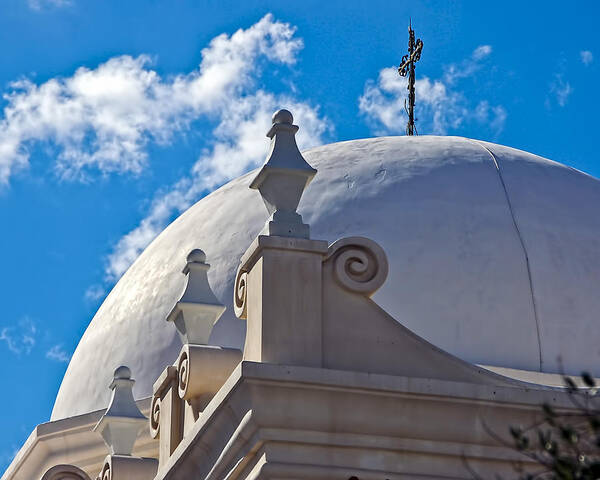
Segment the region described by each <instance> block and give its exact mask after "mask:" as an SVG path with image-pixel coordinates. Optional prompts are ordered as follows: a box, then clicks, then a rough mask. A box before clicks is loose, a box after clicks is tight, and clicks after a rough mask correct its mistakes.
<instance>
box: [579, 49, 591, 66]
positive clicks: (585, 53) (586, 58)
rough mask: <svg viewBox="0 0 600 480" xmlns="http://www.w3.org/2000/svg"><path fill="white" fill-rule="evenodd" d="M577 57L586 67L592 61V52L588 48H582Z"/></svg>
mask: <svg viewBox="0 0 600 480" xmlns="http://www.w3.org/2000/svg"><path fill="white" fill-rule="evenodd" d="M579 57H580V58H581V62H582V63H583V64H584V65H585V66H586V67H587V66H588V65H590V64H591V63H592V62H593V61H594V54H593V53H592V52H590V51H589V50H582V51H581V52H579Z"/></svg>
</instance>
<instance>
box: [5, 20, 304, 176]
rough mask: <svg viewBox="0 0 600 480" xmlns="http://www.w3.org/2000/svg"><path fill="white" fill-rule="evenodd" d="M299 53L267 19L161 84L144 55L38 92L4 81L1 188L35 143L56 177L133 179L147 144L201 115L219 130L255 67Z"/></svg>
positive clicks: (286, 30)
mask: <svg viewBox="0 0 600 480" xmlns="http://www.w3.org/2000/svg"><path fill="white" fill-rule="evenodd" d="M301 47H302V41H301V40H300V39H298V38H295V37H294V28H293V27H291V26H290V25H289V24H286V23H281V22H277V21H274V19H273V17H272V15H270V14H269V15H266V16H265V17H264V18H262V19H261V20H260V21H259V22H257V23H256V24H254V25H252V26H251V27H250V28H248V29H245V30H238V31H237V32H235V33H234V34H233V35H231V36H228V35H225V34H222V35H219V36H217V37H216V38H214V39H213V40H212V41H211V43H210V45H209V46H208V47H207V48H205V49H204V50H203V51H202V61H201V63H200V66H199V68H198V69H197V70H195V71H193V72H191V73H189V74H181V75H176V76H173V77H169V78H163V77H161V76H160V75H159V74H158V73H157V72H156V71H155V70H153V69H151V68H150V65H151V61H150V58H149V57H148V56H145V55H142V56H139V57H137V58H133V57H130V56H127V55H124V56H120V57H115V58H112V59H110V60H108V61H107V62H106V63H104V64H101V65H100V66H98V67H96V68H94V69H89V68H86V67H81V68H79V69H78V70H77V71H76V72H75V73H74V75H73V76H71V77H68V78H53V79H50V80H48V81H46V82H45V83H42V84H40V85H37V84H35V83H33V82H32V81H31V80H28V79H23V80H19V81H16V82H13V83H12V84H11V85H10V90H9V91H8V92H7V93H6V94H5V95H4V98H5V100H6V102H7V105H6V107H5V108H4V112H3V115H2V117H0V183H4V184H6V183H7V182H8V180H9V178H10V177H11V175H13V174H14V172H16V171H17V170H20V169H23V168H26V167H27V166H28V164H29V155H30V150H31V149H32V148H33V147H34V146H35V145H36V144H43V145H47V146H50V147H51V148H52V149H54V150H55V151H56V156H57V163H56V170H57V172H58V173H59V174H60V175H61V176H62V177H65V178H71V179H72V178H77V179H82V178H86V177H88V178H89V174H90V173H92V172H101V173H103V174H108V173H113V172H116V173H126V172H128V173H133V174H137V173H140V172H141V171H142V170H143V169H144V168H145V167H146V164H147V150H146V147H147V145H148V143H149V142H154V143H157V144H163V145H165V144H169V143H170V142H171V141H172V139H173V135H174V134H175V133H177V132H181V131H184V130H186V129H187V128H188V127H189V125H190V123H191V122H192V121H194V120H196V119H198V118H201V117H202V116H204V117H206V118H209V119H211V118H215V119H216V120H217V121H220V118H221V112H222V110H223V108H224V107H225V106H227V105H228V104H230V103H231V99H232V98H235V97H239V96H241V95H242V93H243V92H244V91H245V89H247V88H249V87H251V86H252V85H253V84H254V81H255V78H256V73H257V72H258V71H259V67H260V63H261V62H260V60H263V61H268V62H272V63H279V64H288V65H289V64H293V63H294V62H295V61H296V53H297V52H298V50H299V49H300V48H301Z"/></svg>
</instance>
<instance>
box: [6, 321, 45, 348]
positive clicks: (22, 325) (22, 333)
mask: <svg viewBox="0 0 600 480" xmlns="http://www.w3.org/2000/svg"><path fill="white" fill-rule="evenodd" d="M36 334H37V329H36V326H35V324H34V323H33V321H31V319H29V318H28V317H25V318H23V319H21V320H20V321H19V322H18V323H17V325H15V326H11V327H3V328H2V329H0V341H3V342H4V343H5V344H6V347H7V348H8V349H9V350H10V351H11V352H12V353H14V354H16V355H21V354H26V355H28V354H29V353H31V350H32V349H33V347H34V346H35V343H36Z"/></svg>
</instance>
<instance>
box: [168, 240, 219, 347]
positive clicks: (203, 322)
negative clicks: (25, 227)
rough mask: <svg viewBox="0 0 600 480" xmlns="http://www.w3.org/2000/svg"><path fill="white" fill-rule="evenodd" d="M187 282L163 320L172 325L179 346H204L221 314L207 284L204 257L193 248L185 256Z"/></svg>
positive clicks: (206, 268)
mask: <svg viewBox="0 0 600 480" xmlns="http://www.w3.org/2000/svg"><path fill="white" fill-rule="evenodd" d="M186 260H187V263H186V265H185V267H184V269H183V273H184V274H185V275H187V282H186V285H185V288H184V290H183V294H182V295H181V298H180V299H179V301H178V302H177V303H176V304H175V306H174V307H173V309H172V310H171V312H170V313H169V315H167V321H168V322H173V323H175V327H176V328H177V331H178V332H179V336H180V337H181V341H182V343H183V344H187V343H191V344H195V345H206V344H207V343H208V339H209V337H210V333H211V332H212V329H213V326H214V324H215V323H216V322H217V320H218V319H219V318H220V317H221V315H222V314H223V312H224V311H225V306H224V305H222V304H221V302H219V300H218V299H217V297H216V296H215V294H214V292H213V291H212V289H211V288H210V284H209V283H208V270H209V269H210V265H209V264H208V263H206V254H205V253H204V252H203V251H202V250H200V249H199V248H196V249H194V250H192V251H191V252H190V253H189V254H188V256H187V259H186Z"/></svg>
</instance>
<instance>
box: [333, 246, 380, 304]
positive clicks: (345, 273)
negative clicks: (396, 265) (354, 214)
mask: <svg viewBox="0 0 600 480" xmlns="http://www.w3.org/2000/svg"><path fill="white" fill-rule="evenodd" d="M325 261H326V262H332V267H333V277H334V279H335V281H336V282H337V283H338V284H339V285H340V286H342V287H343V288H345V289H346V290H350V291H351V292H355V293H360V294H362V295H365V296H368V297H370V296H371V295H373V294H374V293H375V292H376V291H377V290H378V289H379V288H380V287H381V286H382V285H383V284H384V282H385V279H386V278H387V274H388V262H387V257H386V255H385V252H384V251H383V249H382V248H381V247H380V246H379V245H378V244H377V243H375V242H374V241H373V240H370V239H368V238H364V237H348V238H342V239H341V240H338V241H336V242H334V243H333V244H332V245H331V246H330V247H329V252H328V253H327V257H326V259H325Z"/></svg>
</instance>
